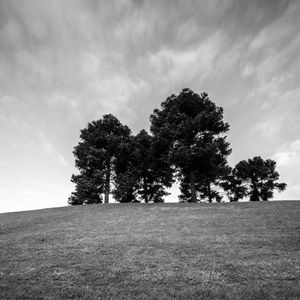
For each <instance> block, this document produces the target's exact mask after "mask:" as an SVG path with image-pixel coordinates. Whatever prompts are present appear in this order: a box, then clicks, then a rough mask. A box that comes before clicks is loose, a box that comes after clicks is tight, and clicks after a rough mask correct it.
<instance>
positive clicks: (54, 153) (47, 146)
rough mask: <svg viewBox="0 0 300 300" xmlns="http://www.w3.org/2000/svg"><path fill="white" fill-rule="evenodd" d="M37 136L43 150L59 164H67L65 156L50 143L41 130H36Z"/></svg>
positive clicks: (64, 165)
mask: <svg viewBox="0 0 300 300" xmlns="http://www.w3.org/2000/svg"><path fill="white" fill-rule="evenodd" d="M37 137H38V139H39V141H40V143H41V146H42V149H43V150H44V152H45V153H46V154H47V155H49V156H50V157H52V158H53V159H54V160H55V161H57V162H58V163H59V164H60V165H61V166H63V167H66V166H68V165H69V163H68V161H67V160H66V159H65V157H64V156H63V155H62V154H61V153H60V152H59V151H58V150H57V149H56V148H55V147H54V146H53V145H52V144H51V143H50V141H49V139H48V138H47V137H46V136H45V134H44V133H42V132H41V131H37Z"/></svg>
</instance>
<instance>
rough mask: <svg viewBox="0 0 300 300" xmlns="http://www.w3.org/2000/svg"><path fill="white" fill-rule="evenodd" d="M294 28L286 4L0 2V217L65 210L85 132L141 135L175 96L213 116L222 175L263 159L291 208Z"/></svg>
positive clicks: (298, 39)
mask: <svg viewBox="0 0 300 300" xmlns="http://www.w3.org/2000/svg"><path fill="white" fill-rule="evenodd" d="M299 28H300V1H296V0H295V1H285V0H281V1H279V0H257V1H255V0H252V1H248V0H244V1H243V0H236V1H234V0H226V1H225V0H220V1H217V0H207V1H204V0H203V1H198V0H165V1H164V0H152V1H143V0H140V1H138V0H118V1H113V0H110V1H104V0H103V1H101V0H99V1H91V0H85V1H77V0H61V1H57V0H51V1H48V0H22V1H18V0H0V212H6V211H19V210H27V209H38V208H47V207H55V206H65V205H67V199H68V197H69V195H70V193H71V192H72V191H73V189H74V186H73V184H72V183H71V182H70V177H71V175H72V173H75V172H76V169H75V167H74V157H73V154H72V151H73V147H74V146H75V145H77V144H78V142H79V134H80V130H81V129H83V128H84V127H85V126H86V125H87V123H88V122H90V121H92V120H97V119H100V118H101V117H102V116H103V115H104V114H108V113H112V114H114V115H115V116H117V117H118V118H119V120H120V121H121V122H122V123H123V124H126V125H128V126H129V127H130V128H131V130H132V132H133V134H136V133H138V132H139V131H140V130H141V129H143V128H144V129H147V130H149V125H150V122H149V116H150V114H151V113H152V112H153V109H154V108H159V107H160V103H161V102H162V101H164V100H165V99H166V98H167V97H168V96H170V95H171V94H173V93H175V94H178V93H179V92H180V91H181V89H183V88H186V87H188V88H191V89H193V90H194V92H196V93H201V92H204V91H205V92H207V93H208V95H209V97H210V99H211V100H212V101H214V102H215V103H216V104H217V105H218V106H222V107H223V108H224V120H225V121H226V122H228V123H229V124H230V131H229V132H228V135H227V137H228V138H227V139H228V141H229V142H230V144H231V147H232V154H231V155H230V157H229V159H228V161H229V164H230V165H231V166H234V165H235V164H236V163H237V162H239V161H240V160H243V159H248V158H253V157H254V156H258V155H259V156H261V157H263V158H264V159H266V158H271V159H274V160H276V162H277V170H278V171H279V173H280V181H282V182H286V183H287V184H288V188H287V190H286V191H284V192H283V193H280V194H276V195H275V199H299V198H300V134H299V132H300V130H299V129H300V84H299V83H300V50H299V49H300V48H299V45H300V30H299ZM171 198H172V199H173V200H174V199H175V200H176V199H177V195H176V192H173V193H172V195H171Z"/></svg>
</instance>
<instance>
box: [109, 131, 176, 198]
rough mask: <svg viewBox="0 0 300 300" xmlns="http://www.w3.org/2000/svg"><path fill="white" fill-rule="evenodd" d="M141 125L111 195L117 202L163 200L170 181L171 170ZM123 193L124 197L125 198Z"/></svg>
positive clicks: (170, 183)
mask: <svg viewBox="0 0 300 300" xmlns="http://www.w3.org/2000/svg"><path fill="white" fill-rule="evenodd" d="M161 156H162V155H161V152H160V149H158V145H155V144H154V139H153V137H152V136H151V135H149V134H148V133H147V132H146V131H145V130H144V129H143V130H141V131H140V132H139V133H138V134H137V135H136V136H135V137H134V138H133V140H132V144H131V151H130V157H129V160H128V162H127V168H126V171H124V172H121V173H119V175H118V176H117V180H116V189H115V190H114V196H115V198H116V199H117V200H118V201H119V202H132V201H144V202H145V203H148V202H163V197H164V196H166V195H167V194H168V193H167V192H166V190H165V189H166V187H171V185H172V181H173V178H172V170H171V168H170V166H169V165H168V164H167V162H166V161H165V160H164V159H163V158H162V157H161ZM124 197H125V198H124Z"/></svg>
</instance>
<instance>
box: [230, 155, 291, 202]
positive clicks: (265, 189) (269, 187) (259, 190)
mask: <svg viewBox="0 0 300 300" xmlns="http://www.w3.org/2000/svg"><path fill="white" fill-rule="evenodd" d="M275 169H276V162H275V161H274V160H271V159H266V160H264V159H262V158H261V157H260V156H255V157H254V158H253V159H248V160H247V161H246V160H243V161H240V162H239V163H238V164H237V165H236V166H235V174H234V175H235V178H236V179H237V180H240V181H241V182H242V183H244V185H246V188H247V195H249V196H250V201H260V200H263V201H267V200H269V199H271V198H273V192H274V190H278V191H280V192H281V191H284V190H285V189H286V187H287V185H286V183H279V182H277V181H278V179H279V173H278V172H277V171H276V170H275Z"/></svg>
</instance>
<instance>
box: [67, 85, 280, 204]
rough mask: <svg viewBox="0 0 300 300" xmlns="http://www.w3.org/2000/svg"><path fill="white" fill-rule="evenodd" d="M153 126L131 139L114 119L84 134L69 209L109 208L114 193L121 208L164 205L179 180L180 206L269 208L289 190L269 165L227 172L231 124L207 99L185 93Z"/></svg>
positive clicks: (255, 162) (256, 163)
mask: <svg viewBox="0 0 300 300" xmlns="http://www.w3.org/2000/svg"><path fill="white" fill-rule="evenodd" d="M150 121H151V126H150V133H148V132H147V131H146V130H144V129H143V130H141V131H140V132H139V133H138V134H137V135H133V134H132V133H131V130H130V129H129V128H128V126H126V125H123V124H121V122H120V121H119V120H118V119H117V118H116V117H115V116H113V115H111V114H108V115H104V116H103V118H102V119H100V120H97V121H92V122H91V123H88V125H87V127H86V128H84V129H82V130H81V134H80V139H81V140H80V142H79V144H78V145H77V146H75V148H74V151H73V154H74V156H75V166H76V167H77V168H78V170H79V174H77V175H72V179H71V181H72V182H73V183H75V191H74V192H73V193H72V194H71V196H70V197H69V200H68V202H69V204H71V205H78V204H90V203H102V202H103V200H104V202H105V203H108V202H109V196H110V194H111V193H112V194H113V197H114V198H115V199H116V200H117V201H118V202H122V203H125V202H145V203H148V202H163V201H164V196H166V195H168V193H167V191H166V189H167V188H169V187H171V186H172V184H173V183H174V182H175V181H176V180H177V182H179V185H180V192H181V194H180V195H179V201H181V202H199V201H203V200H207V201H208V202H212V201H217V202H220V201H221V200H222V198H223V196H224V195H227V197H228V199H229V200H230V201H233V202H236V201H239V200H240V199H242V198H245V197H250V201H260V200H269V199H271V198H272V197H273V192H274V190H275V189H277V190H279V191H283V190H284V189H285V188H286V184H285V183H278V179H279V174H278V172H277V171H276V162H275V161H273V160H271V159H267V160H264V159H262V158H261V157H259V156H257V157H254V158H253V159H248V160H243V161H241V162H239V163H238V164H237V165H236V166H235V167H234V168H231V167H230V166H229V165H228V163H227V158H228V156H229V155H230V153H231V148H230V144H229V143H228V141H227V140H226V132H228V130H229V124H228V123H226V122H224V120H223V108H222V107H218V106H216V105H215V103H213V102H212V101H211V100H210V99H209V97H208V95H207V94H206V93H202V94H200V95H199V94H196V93H194V92H193V91H192V90H191V89H187V88H186V89H183V90H182V91H181V92H180V93H179V95H174V94H173V95H171V96H170V97H168V98H167V99H166V100H165V101H164V102H162V104H161V108H160V109H154V111H153V114H151V116H150ZM103 197H104V199H103Z"/></svg>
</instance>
